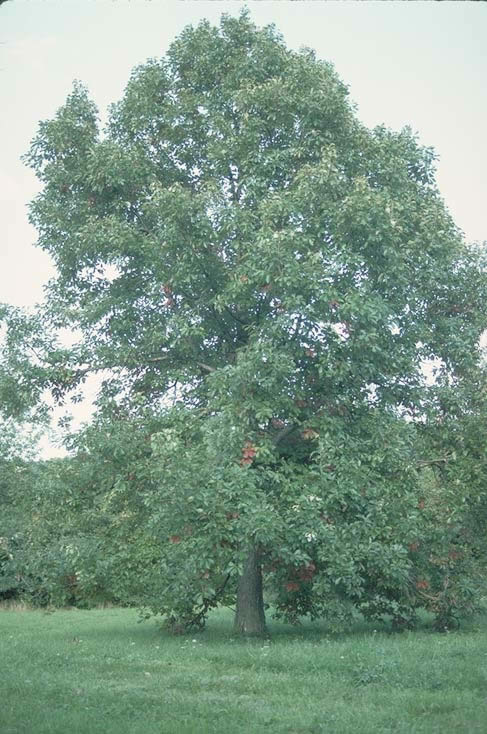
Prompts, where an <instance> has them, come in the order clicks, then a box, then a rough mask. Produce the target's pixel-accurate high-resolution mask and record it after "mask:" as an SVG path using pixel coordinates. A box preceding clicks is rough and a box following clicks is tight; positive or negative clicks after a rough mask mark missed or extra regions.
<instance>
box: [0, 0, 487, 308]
mask: <svg viewBox="0 0 487 734" xmlns="http://www.w3.org/2000/svg"><path fill="white" fill-rule="evenodd" d="M245 5H247V7H248V8H249V9H250V11H251V15H252V17H253V19H254V21H255V22H256V23H257V24H258V25H265V24H268V23H275V24H276V25H277V27H278V28H279V30H280V31H281V32H282V33H283V35H284V38H285V40H286V42H287V44H288V45H289V46H290V47H292V48H299V47H300V46H309V47H312V48H314V49H315V50H316V52H317V54H318V55H319V56H320V57H321V58H323V59H326V60H327V61H331V62H333V64H334V65H335V68H336V70H337V72H338V74H339V75H340V76H341V78H342V80H343V81H344V82H345V83H346V84H348V85H349V87H350V94H351V98H352V100H354V102H356V104H357V106H358V110H357V111H358V115H359V117H360V119H361V120H362V121H363V122H364V123H365V124H367V125H369V126H374V125H377V124H381V123H384V124H386V125H387V126H388V127H391V128H393V129H400V128H401V127H403V126H404V125H410V126H411V127H412V128H413V130H415V131H417V132H418V134H419V137H420V140H421V142H422V143H424V144H426V145H432V146H433V147H434V148H435V149H436V151H437V153H438V154H439V156H440V160H439V164H438V182H439V186H440V189H441V191H442V193H443V196H444V198H445V200H446V203H447V205H448V207H449V209H450V211H451V213H452V215H453V217H454V219H455V221H456V223H457V224H458V225H459V226H460V227H461V229H463V231H464V232H465V236H466V238H467V239H468V240H478V241H484V240H487V218H486V216H485V209H486V203H487V184H486V181H487V176H486V171H487V145H486V130H487V95H486V93H485V91H486V80H487V51H486V41H487V3H478V2H442V3H437V2H400V1H398V2H395V1H393V0H390V1H388V2H368V1H367V0H366V1H364V2H354V1H353V0H345V1H342V2H331V1H328V0H312V1H311V2H309V1H307V0H302V1H301V2H299V1H298V2H293V1H292V0H273V1H267V0H250V1H249V2H247V3H242V2H239V1H238V0H234V1H228V0H225V1H224V0H222V1H220V0H210V1H206V0H184V1H183V0H177V1H176V0H84V1H83V2H80V1H79V0H10V2H7V3H4V4H3V5H1V7H0V104H1V107H0V110H1V112H0V222H1V232H2V239H1V244H0V302H8V303H13V304H15V305H19V306H29V305H32V304H34V303H35V302H37V301H39V300H41V298H42V286H43V284H44V283H45V282H46V281H47V279H48V278H49V277H50V276H51V275H52V274H53V270H52V267H51V264H50V261H49V258H48V256H47V255H46V254H44V253H43V252H41V251H40V250H37V249H36V248H35V247H34V246H33V243H34V242H35V239H36V233H35V231H34V230H33V228H32V227H31V226H30V225H29V223H28V221H27V211H26V204H27V202H28V201H29V200H30V199H31V198H32V197H33V196H34V194H35V193H36V191H37V190H38V186H37V182H36V179H35V177H34V176H33V174H32V173H31V171H29V170H28V169H26V168H25V166H24V165H23V164H22V163H21V161H20V156H21V155H22V154H23V153H25V151H26V150H27V148H28V146H29V141H30V140H31V139H32V137H33V136H34V134H35V132H36V129H37V125H38V122H39V120H42V119H47V118H50V117H52V116H53V115H54V114H55V112H56V110H57V108H58V107H60V106H61V105H62V104H63V102H64V100H65V98H66V96H67V95H68V93H69V92H70V89H71V85H72V82H73V80H74V79H80V80H81V81H82V82H83V83H85V84H86V85H87V86H88V88H89V90H90V93H91V96H92V98H93V99H94V101H95V102H96V103H97V105H98V107H99V109H100V112H101V113H102V115H103V113H104V112H105V111H106V107H107V105H109V104H110V103H111V102H114V101H116V100H117V99H119V98H120V96H121V95H122V93H123V89H124V87H125V84H126V82H127V80H128V77H129V74H130V71H131V69H132V68H133V67H134V66H135V65H137V64H140V63H142V62H144V61H145V60H146V59H147V58H149V57H154V56H155V57H159V56H162V55H164V54H165V52H166V50H167V48H168V46H169V44H170V42H171V41H172V40H173V39H174V38H175V36H177V35H178V34H179V33H180V32H181V30H182V29H183V28H184V26H185V25H187V24H189V23H192V24H195V23H197V22H198V21H199V20H201V19H202V18H208V19H209V20H211V21H213V22H215V23H217V22H218V20H219V17H220V15H221V14H222V13H223V12H226V13H229V14H232V15H233V14H238V13H239V11H240V9H241V8H242V7H244V6H245Z"/></svg>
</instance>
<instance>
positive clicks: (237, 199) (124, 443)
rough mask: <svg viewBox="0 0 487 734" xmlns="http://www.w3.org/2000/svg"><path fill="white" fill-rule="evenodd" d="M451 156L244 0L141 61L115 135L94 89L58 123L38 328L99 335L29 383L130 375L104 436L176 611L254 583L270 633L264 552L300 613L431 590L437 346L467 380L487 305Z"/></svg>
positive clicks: (46, 141)
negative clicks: (361, 94)
mask: <svg viewBox="0 0 487 734" xmlns="http://www.w3.org/2000/svg"><path fill="white" fill-rule="evenodd" d="M434 159H435V156H434V153H433V151H432V150H431V149H429V148H424V147H421V146H420V145H418V143H417V141H416V139H415V137H414V135H413V134H412V133H411V132H410V131H409V130H407V129H406V130H403V131H402V132H399V133H394V132H391V131H389V130H387V129H385V128H384V127H378V128H375V129H374V130H368V129H367V128H365V127H364V126H363V125H362V124H361V123H360V122H359V121H358V120H357V118H356V116H355V115H354V110H353V107H352V105H351V104H350V102H349V101H348V91H347V88H346V87H345V85H344V84H343V83H342V82H341V81H340V80H339V79H338V77H337V75H336V73H335V72H334V70H333V68H332V66H331V65H330V64H328V63H325V62H323V61H320V60H317V59H316V58H315V56H314V54H313V52H311V51H309V50H304V51H300V52H294V51H291V50H289V49H287V48H286V47H285V45H284V43H283V41H282V39H281V37H280V36H279V34H278V33H277V32H276V31H275V29H274V28H273V27H267V28H264V29H262V30H259V29H257V28H256V27H255V26H254V25H253V23H252V22H251V21H250V19H249V15H248V13H247V12H244V13H242V14H241V15H240V17H239V18H232V17H227V16H223V18H222V20H221V24H220V26H219V27H213V26H211V25H210V24H209V23H208V22H202V23H200V24H199V25H198V26H197V27H196V28H193V27H188V28H186V29H185V30H184V31H183V33H182V34H181V35H180V37H179V38H178V39H177V40H176V41H175V42H174V43H173V44H172V46H171V47H170V49H169V51H168V54H167V56H166V57H165V58H163V59H162V60H151V61H149V62H147V63H146V64H144V65H143V66H140V67H138V68H137V69H135V71H134V72H133V74H132V76H131V79H130V81H129V83H128V86H127V89H126V91H125V95H124V97H123V99H122V100H121V101H120V102H119V103H117V104H115V105H113V107H112V108H111V112H110V119H109V122H108V125H107V127H106V130H105V132H104V133H103V134H102V133H100V132H99V129H98V123H97V112H96V109H95V107H94V105H93V103H92V102H91V101H90V100H89V98H88V95H87V92H86V90H85V89H84V88H83V87H82V86H81V85H80V84H76V85H75V87H74V90H73V92H72V94H71V95H70V96H69V97H68V99H67V101H66V104H65V105H64V107H62V108H61V109H60V110H59V112H58V113H57V115H56V116H55V118H54V119H53V120H50V121H47V122H42V123H41V125H40V128H39V133H38V135H37V137H36V138H35V140H34V141H33V143H32V147H31V149H30V152H29V154H28V156H27V161H28V163H29V164H30V165H31V166H32V167H33V168H34V170H35V171H36V173H37V175H38V177H39V179H40V181H41V182H42V183H43V185H44V188H43V191H42V193H41V194H39V196H38V197H37V198H36V200H35V201H34V202H33V204H32V207H31V220H32V222H33V224H34V225H35V226H36V227H37V229H38V232H39V245H40V246H41V247H42V248H43V249H44V250H46V251H47V252H48V253H49V254H50V255H51V256H52V257H53V259H54V262H55V265H56V268H57V274H56V277H55V278H54V279H53V280H52V281H51V283H50V284H49V287H48V300H47V303H46V306H45V310H44V312H43V314H42V319H43V323H44V325H45V326H44V330H45V331H44V333H43V336H42V338H43V339H44V342H45V346H46V344H47V342H48V341H49V340H48V338H47V336H46V334H48V333H49V332H48V331H47V329H48V328H64V329H70V330H73V332H74V333H76V334H79V335H80V339H79V342H78V343H77V344H76V345H75V346H73V347H71V348H60V347H56V345H55V344H54V342H50V343H49V348H48V349H46V348H44V350H43V351H42V353H41V352H38V358H37V361H36V359H34V360H33V361H32V360H30V361H29V363H30V364H31V365H34V366H35V369H37V370H38V372H35V370H34V372H33V371H32V369H33V368H32V366H31V373H30V376H29V378H28V379H27V380H26V386H30V387H29V389H30V390H31V391H33V392H31V394H32V395H33V394H34V393H35V390H36V389H37V390H38V391H39V390H40V389H41V387H44V386H45V385H51V387H52V388H54V390H55V391H56V394H57V395H58V396H59V397H61V396H62V395H63V394H64V393H65V392H67V391H69V390H70V389H72V388H75V387H76V386H77V385H79V384H80V383H81V382H82V381H83V379H84V378H85V376H86V375H87V374H89V373H91V372H100V373H105V374H108V375H109V376H108V377H107V378H106V379H105V381H104V383H103V387H102V389H101V393H100V398H99V406H100V416H99V419H98V423H96V424H94V426H93V428H92V429H90V430H89V431H88V433H87V434H85V438H84V439H83V440H84V441H85V442H87V443H86V444H85V447H84V449H83V450H85V451H86V450H88V455H89V456H91V457H95V456H98V457H100V456H102V455H103V454H105V458H106V463H103V462H99V463H98V466H99V467H100V477H103V482H104V487H105V489H106V490H107V491H108V490H109V491H108V494H107V495H106V499H105V501H106V502H109V503H114V505H115V506H117V507H118V510H117V513H116V514H117V518H118V519H117V521H116V522H118V523H119V525H118V527H125V529H126V531H127V532H130V533H131V532H132V531H133V530H134V528H137V527H138V528H140V529H141V535H140V538H139V541H140V543H139V546H138V547H139V550H140V552H141V553H142V549H143V548H145V549H146V551H147V557H148V558H149V557H150V558H151V559H152V560H151V562H150V563H149V562H148V563H147V564H146V565H145V574H146V581H147V583H148V584H151V583H152V584H153V592H150V593H149V592H148V595H147V605H148V606H149V607H150V608H151V609H152V610H154V611H159V612H162V613H164V614H166V615H167V618H168V619H169V620H170V621H171V620H172V621H173V622H174V624H175V625H176V626H177V625H180V624H183V625H184V624H192V623H195V622H199V621H202V620H203V619H204V616H205V614H206V611H207V610H208V608H210V607H211V605H212V604H216V603H217V602H218V601H219V600H224V601H226V602H228V601H230V600H236V605H237V608H236V620H235V624H236V629H237V630H238V631H241V632H242V633H245V634H249V635H251V634H257V635H259V634H260V635H261V634H265V615H264V601H263V575H262V574H263V569H264V580H265V581H266V583H267V584H268V585H269V586H270V587H272V588H273V590H274V591H273V593H274V600H275V603H276V604H277V608H278V610H281V613H283V614H285V615H286V616H287V617H288V618H296V617H297V616H299V614H301V613H308V614H311V615H315V616H316V615H324V614H329V615H333V614H335V613H336V610H337V609H338V607H339V605H340V604H341V603H342V601H343V600H348V601H350V600H351V601H353V603H354V604H355V606H356V607H358V608H360V609H362V611H364V612H366V613H367V610H369V612H370V613H371V614H382V613H386V612H389V613H392V614H393V615H395V616H396V617H397V618H401V617H402V616H404V615H405V614H406V608H407V609H409V610H410V609H414V606H415V605H416V604H417V603H419V601H420V599H419V596H418V592H419V591H421V590H424V589H423V587H422V586H421V583H422V579H421V578H417V576H416V571H415V567H414V552H413V551H411V547H414V542H415V539H416V538H417V537H418V535H419V534H421V533H422V532H423V531H422V528H423V515H422V506H421V496H422V495H421V491H422V490H421V483H420V479H419V474H418V466H419V465H420V464H421V462H427V461H430V460H431V458H432V457H431V455H429V454H428V455H423V454H422V451H423V448H424V446H425V444H421V446H420V448H419V449H418V434H417V431H416V429H415V425H416V424H421V423H422V422H424V421H425V420H427V421H428V422H429V423H431V424H433V423H434V422H435V420H437V418H438V416H439V412H438V410H439V408H438V404H437V402H436V392H435V389H434V386H429V385H428V381H427V380H426V379H425V373H424V365H425V364H427V363H431V362H432V361H433V363H436V364H437V365H438V366H439V372H438V374H437V375H436V381H437V383H438V384H439V383H440V382H442V383H443V384H455V385H456V384H461V383H462V380H463V379H464V375H466V374H467V372H468V371H469V370H473V369H474V368H475V365H476V363H477V361H478V350H477V343H478V339H479V335H480V333H481V332H482V330H483V329H484V328H485V303H486V300H485V296H486V277H485V261H484V260H483V259H482V258H483V255H482V254H481V253H479V251H477V250H475V249H474V248H469V247H468V246H467V245H466V244H465V243H464V241H463V239H462V236H461V233H460V232H459V230H458V228H457V227H456V226H455V224H454V223H453V221H452V219H451V217H450V215H449V214H448V212H447V210H446V209H445V206H444V203H443V201H442V199H441V196H440V194H439V192H438V189H437V187H436V184H435V177H434ZM24 335H25V332H24ZM27 342H28V338H24V344H25V343H27ZM12 343H13V345H14V346H15V338H13V342H12ZM13 348H14V347H13V346H12V349H13ZM7 362H8V360H7V361H6V366H5V369H4V384H7V382H8V379H7V378H8V375H9V374H10V375H11V374H12V373H9V372H8V366H7ZM5 381H6V382H5ZM36 386H37V387H36ZM26 390H27V387H26ZM117 411H118V412H117ZM146 424H147V425H146ZM145 425H146V428H144V426H145ZM124 427H125V428H126V430H125V429H124ZM90 442H91V443H90ZM107 442H108V443H107ZM134 442H135V444H136V445H135V444H134ZM81 443H82V441H81ZM108 444H109V446H108ZM97 445H98V446H99V447H100V448H99V449H97V448H96V446H97ZM87 447H88V449H87ZM131 447H133V448H134V451H133V452H132V450H131ZM107 452H108V455H107ZM125 452H126V454H125ZM129 457H130V460H129ZM433 458H434V457H433ZM97 461H98V459H97ZM423 465H424V464H423ZM115 526H116V523H115V525H113V527H115ZM142 529H143V531H142ZM127 537H129V536H127ZM149 549H150V550H149ZM126 551H127V553H129V551H130V549H129V548H128V547H127V548H126ZM134 552H135V551H134ZM154 579H158V580H157V583H155V585H154ZM418 584H419V586H418Z"/></svg>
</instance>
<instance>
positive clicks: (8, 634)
mask: <svg viewBox="0 0 487 734" xmlns="http://www.w3.org/2000/svg"><path fill="white" fill-rule="evenodd" d="M270 629H271V633H272V641H271V642H262V641H260V642H255V641H245V640H240V639H235V638H234V637H233V636H232V628H231V615H230V612H227V611H224V610H222V611H218V612H216V613H215V614H214V615H213V617H212V618H211V619H210V623H209V626H208V629H207V631H205V632H203V633H201V634H198V635H192V636H184V637H169V636H168V635H166V634H165V633H163V632H161V631H160V629H159V628H158V627H157V626H156V625H155V624H154V622H145V623H142V624H139V623H138V622H137V612H135V611H133V610H127V609H99V610H93V611H80V610H62V611H57V612H55V613H53V614H46V613H43V612H41V611H21V610H20V611H19V610H17V611H15V610H10V611H7V610H0V661H1V665H0V732H1V734H102V733H103V734H206V732H208V733H210V732H211V733H215V734H236V733H239V732H240V733H242V734H243V733H244V732H245V734H260V733H261V732H267V733H271V734H272V733H273V732H276V733H281V732H288V734H291V733H295V734H321V733H323V734H324V733H326V734H380V732H395V733H401V734H415V733H416V732H418V733H419V732H424V733H425V734H433V733H438V734H440V733H441V734H449V732H464V733H465V734H471V733H473V732H481V733H482V734H485V732H487V620H486V619H478V618H477V619H476V620H475V621H474V622H471V623H469V624H468V625H467V624H466V625H464V626H463V627H462V629H461V630H460V631H459V632H454V633H450V634H446V635H441V634H437V633H434V632H432V631H431V630H428V629H426V628H425V629H422V630H420V631H418V632H415V633H409V632H405V633H403V634H401V635H396V636H394V635H388V634H387V633H386V632H384V631H377V632H374V631H373V629H372V628H370V627H368V628H367V627H365V626H364V627H361V628H357V629H356V630H354V631H353V632H352V633H349V634H343V635H336V634H335V635H332V634H330V633H328V632H327V630H326V628H325V627H324V626H320V625H311V624H310V625H306V626H303V627H302V628H298V629H296V628H290V627H287V626H284V625H277V624H276V625H273V624H272V623H271V624H270Z"/></svg>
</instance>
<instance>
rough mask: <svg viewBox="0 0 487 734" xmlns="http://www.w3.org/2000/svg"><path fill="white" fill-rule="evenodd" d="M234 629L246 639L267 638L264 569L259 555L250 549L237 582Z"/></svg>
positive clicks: (252, 548)
mask: <svg viewBox="0 0 487 734" xmlns="http://www.w3.org/2000/svg"><path fill="white" fill-rule="evenodd" d="M234 629H235V632H236V633H237V634H240V635H245V636H246V637H267V636H268V635H267V628H266V624H265V611H264V598H263V595H262V569H261V565H260V558H259V553H258V551H257V549H256V548H255V547H253V546H252V547H251V548H250V549H249V554H248V556H247V559H246V561H245V564H244V567H243V570H242V575H241V576H240V577H239V579H238V582H237V611H236V613H235V623H234Z"/></svg>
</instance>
